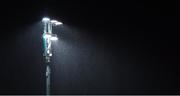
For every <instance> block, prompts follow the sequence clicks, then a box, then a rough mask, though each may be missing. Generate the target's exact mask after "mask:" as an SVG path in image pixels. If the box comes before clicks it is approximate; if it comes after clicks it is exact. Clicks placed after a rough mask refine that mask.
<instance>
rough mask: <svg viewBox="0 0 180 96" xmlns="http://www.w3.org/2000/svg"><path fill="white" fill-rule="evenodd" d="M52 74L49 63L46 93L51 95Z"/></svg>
mask: <svg viewBox="0 0 180 96" xmlns="http://www.w3.org/2000/svg"><path fill="white" fill-rule="evenodd" d="M50 75H51V69H50V66H49V64H48V65H47V68H46V95H47V96H49V95H50Z"/></svg>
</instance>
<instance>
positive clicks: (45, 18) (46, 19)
mask: <svg viewBox="0 0 180 96" xmlns="http://www.w3.org/2000/svg"><path fill="white" fill-rule="evenodd" d="M49 20H50V19H49V18H47V17H44V18H43V19H42V21H43V22H47V21H49Z"/></svg>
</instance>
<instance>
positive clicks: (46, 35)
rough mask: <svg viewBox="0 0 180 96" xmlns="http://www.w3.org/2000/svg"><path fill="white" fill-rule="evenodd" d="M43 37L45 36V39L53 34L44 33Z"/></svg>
mask: <svg viewBox="0 0 180 96" xmlns="http://www.w3.org/2000/svg"><path fill="white" fill-rule="evenodd" d="M43 38H45V39H47V38H51V34H49V33H46V34H44V35H43Z"/></svg>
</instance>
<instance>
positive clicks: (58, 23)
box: [55, 22, 63, 25]
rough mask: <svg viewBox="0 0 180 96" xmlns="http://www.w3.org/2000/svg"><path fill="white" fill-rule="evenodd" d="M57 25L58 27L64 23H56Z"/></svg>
mask: <svg viewBox="0 0 180 96" xmlns="http://www.w3.org/2000/svg"><path fill="white" fill-rule="evenodd" d="M55 24H56V25H62V24H63V23H62V22H56V23H55Z"/></svg>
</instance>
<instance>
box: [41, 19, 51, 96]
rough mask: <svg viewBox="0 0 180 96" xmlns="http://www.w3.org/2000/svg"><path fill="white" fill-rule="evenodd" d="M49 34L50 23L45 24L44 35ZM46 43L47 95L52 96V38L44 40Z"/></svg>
mask: <svg viewBox="0 0 180 96" xmlns="http://www.w3.org/2000/svg"><path fill="white" fill-rule="evenodd" d="M47 33H49V34H51V33H52V24H51V22H50V21H47V22H44V33H43V36H44V35H46V34H47ZM43 41H44V56H45V63H46V95H47V96H49V95H50V85H51V84H50V75H51V68H50V61H51V60H50V58H51V56H52V53H51V40H50V38H43Z"/></svg>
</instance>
